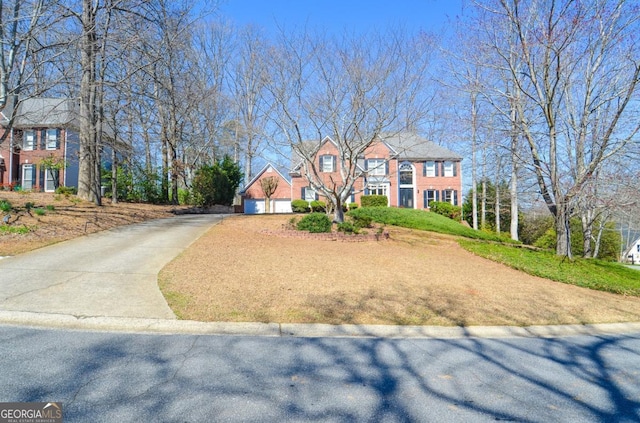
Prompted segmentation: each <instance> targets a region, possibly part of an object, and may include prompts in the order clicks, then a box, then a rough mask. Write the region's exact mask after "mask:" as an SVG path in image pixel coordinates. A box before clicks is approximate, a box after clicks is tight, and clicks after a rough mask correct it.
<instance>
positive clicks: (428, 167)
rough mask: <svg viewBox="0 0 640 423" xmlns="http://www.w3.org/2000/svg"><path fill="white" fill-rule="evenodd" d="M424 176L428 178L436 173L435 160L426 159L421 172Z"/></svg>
mask: <svg viewBox="0 0 640 423" xmlns="http://www.w3.org/2000/svg"><path fill="white" fill-rule="evenodd" d="M423 174H424V176H426V177H428V178H433V177H435V176H438V175H437V172H436V162H434V161H426V162H424V172H423Z"/></svg>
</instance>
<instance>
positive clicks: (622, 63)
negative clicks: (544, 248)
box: [476, 0, 640, 256]
mask: <svg viewBox="0 0 640 423" xmlns="http://www.w3.org/2000/svg"><path fill="white" fill-rule="evenodd" d="M476 4H477V10H478V11H479V12H480V13H482V14H483V19H481V20H479V21H480V22H483V25H485V33H486V34H487V38H486V39H485V42H486V45H488V46H489V47H490V48H492V49H493V50H494V52H495V54H496V57H497V58H498V60H501V61H502V63H503V65H505V66H507V67H508V69H509V71H510V73H511V78H512V80H513V83H514V85H515V87H514V89H515V90H517V91H518V93H519V95H520V98H521V100H522V101H520V102H516V103H515V106H516V107H517V116H518V118H519V130H520V131H521V132H522V134H523V135H524V139H525V140H526V143H527V145H528V147H529V152H530V157H529V160H528V161H529V164H530V166H531V167H532V169H533V171H534V172H535V177H536V180H537V184H538V189H539V191H540V194H541V195H542V198H543V199H544V201H545V203H546V205H547V207H548V209H549V211H550V212H551V213H552V214H553V216H554V219H555V229H556V234H557V238H556V241H557V250H556V253H557V254H558V255H562V256H571V248H570V231H569V219H570V218H571V216H572V215H574V214H576V213H579V209H578V206H579V204H578V201H577V198H578V196H579V193H580V191H581V190H582V189H583V188H584V187H585V186H586V185H587V184H589V182H590V181H591V179H592V177H593V175H594V173H595V172H596V171H597V170H598V168H599V167H600V166H601V165H602V164H603V163H604V162H605V161H606V160H608V159H609V158H610V157H612V156H614V155H616V154H618V153H619V152H620V151H621V150H622V149H624V147H625V145H627V143H628V142H629V140H631V139H632V137H634V136H635V135H636V134H637V133H638V130H639V129H640V123H638V121H637V119H635V117H634V115H633V108H632V107H630V104H632V103H633V102H635V101H637V95H638V82H639V76H640V63H639V62H638V57H639V55H640V49H639V47H640V46H639V45H638V44H637V41H636V40H637V37H636V35H637V33H638V31H640V25H639V23H640V21H639V20H640V13H638V12H639V10H638V5H637V4H636V3H633V2H628V1H624V0H611V1H606V0H605V1H596V0H589V1H584V2H573V1H568V0H528V1H520V0H494V1H490V2H477V3H476ZM514 56H516V57H519V58H520V60H521V62H520V63H521V65H520V64H519V65H517V66H515V65H514V62H513V61H512V60H510V59H511V58H513V57H514ZM527 104H528V105H530V106H531V108H527V107H528V106H527ZM634 119H635V122H634Z"/></svg>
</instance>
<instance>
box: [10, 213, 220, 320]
mask: <svg viewBox="0 0 640 423" xmlns="http://www.w3.org/2000/svg"><path fill="white" fill-rule="evenodd" d="M223 217H224V215H183V216H177V217H173V218H168V219H158V220H152V221H147V222H144V223H139V224H134V225H128V226H122V227H119V228H116V229H113V230H108V231H104V232H99V233H95V234H91V235H88V236H84V237H81V238H76V239H73V240H70V241H66V242H62V243H59V244H55V245H51V246H48V247H45V248H41V249H39V250H35V251H32V252H29V253H26V254H21V255H18V256H14V257H7V258H4V259H2V260H0V310H5V311H26V312H36V313H53V314H68V315H73V316H76V317H138V318H150V319H175V318H176V316H175V315H174V314H173V312H172V311H171V309H170V308H169V306H168V305H167V302H166V301H165V299H164V297H163V296H162V294H161V293H160V290H159V288H158V284H157V276H158V272H159V271H160V270H161V269H162V268H163V267H164V266H165V265H166V264H167V263H168V262H169V261H171V260H172V259H173V258H174V257H176V256H177V255H178V254H180V252H182V251H183V250H184V249H185V248H187V247H188V246H189V245H190V244H191V243H192V242H193V241H195V240H196V239H197V238H198V237H200V236H201V235H202V234H203V233H204V232H205V231H207V230H208V229H209V228H210V227H211V226H213V225H215V224H217V223H218V222H220V221H221V220H222V218H223Z"/></svg>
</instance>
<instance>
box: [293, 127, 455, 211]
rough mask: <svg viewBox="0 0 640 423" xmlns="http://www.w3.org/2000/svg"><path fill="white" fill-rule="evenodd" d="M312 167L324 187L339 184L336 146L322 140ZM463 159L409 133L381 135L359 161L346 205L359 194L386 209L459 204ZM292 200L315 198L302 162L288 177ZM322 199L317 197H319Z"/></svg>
mask: <svg viewBox="0 0 640 423" xmlns="http://www.w3.org/2000/svg"><path fill="white" fill-rule="evenodd" d="M314 157H315V160H316V161H317V163H314V164H315V165H316V166H317V169H318V170H319V172H318V175H319V176H320V178H321V179H322V180H323V182H324V183H326V184H330V183H332V181H336V180H339V178H340V169H339V168H338V166H339V163H340V160H339V159H338V157H339V152H338V146H337V144H336V143H335V142H334V141H333V139H332V138H331V137H328V136H327V137H325V138H324V139H323V141H322V142H321V143H320V146H319V147H318V148H317V151H316V152H315V156H314ZM461 161H462V157H461V156H460V155H458V154H456V153H454V152H452V151H450V150H448V149H446V148H443V147H441V146H439V145H437V144H435V143H434V142H432V141H428V140H426V139H424V138H422V137H420V136H418V135H415V134H411V133H400V134H394V135H391V136H381V137H380V140H379V141H378V142H375V143H373V144H372V145H370V146H369V147H368V149H367V150H366V151H365V153H364V156H363V157H361V158H359V159H358V163H357V172H359V174H360V177H359V178H358V180H357V181H356V183H355V185H354V190H353V194H352V195H351V198H350V199H349V200H348V202H357V203H359V202H360V197H361V196H362V195H374V194H375V195H386V196H387V198H388V199H389V205H390V206H395V207H406V208H415V209H428V208H429V204H430V203H431V201H446V202H449V203H451V204H454V205H459V204H461V189H462V177H461ZM290 176H291V189H292V194H291V196H292V198H293V199H297V198H301V199H305V200H308V201H312V200H314V199H318V198H319V196H318V194H317V193H316V192H315V191H314V190H313V188H312V187H311V186H310V184H309V181H308V179H307V178H306V177H305V173H304V166H303V163H298V164H297V165H296V166H295V167H294V168H293V169H292V171H291V172H290ZM320 199H321V198H320Z"/></svg>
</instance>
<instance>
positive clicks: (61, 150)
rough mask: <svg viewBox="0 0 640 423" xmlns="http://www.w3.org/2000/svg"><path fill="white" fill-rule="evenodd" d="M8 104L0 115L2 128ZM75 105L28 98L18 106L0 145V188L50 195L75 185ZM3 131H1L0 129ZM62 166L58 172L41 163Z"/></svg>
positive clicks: (76, 170)
mask: <svg viewBox="0 0 640 423" xmlns="http://www.w3.org/2000/svg"><path fill="white" fill-rule="evenodd" d="M11 112H12V106H11V105H10V104H8V105H7V106H6V107H5V109H4V110H3V111H2V112H1V113H0V125H1V126H2V127H3V128H5V127H6V125H7V124H8V122H9V117H10V116H11ZM76 116H77V111H76V104H75V103H74V102H72V101H71V100H69V99H58V98H32V99H26V100H23V101H21V102H20V103H19V105H18V108H17V110H16V114H15V117H14V121H13V130H12V132H11V133H10V134H8V135H7V137H6V139H5V141H4V142H2V144H0V185H1V186H2V187H4V188H5V189H13V188H14V187H18V186H19V187H20V189H22V190H25V191H45V192H53V191H55V189H56V185H59V186H69V187H77V185H78V157H77V156H78V155H77V152H78V141H79V138H78V131H77V128H78V125H77V122H76ZM3 130H4V129H3ZM47 158H52V159H53V160H54V161H58V162H63V163H64V164H65V165H64V168H63V169H60V170H52V169H46V168H45V166H44V165H43V164H42V161H43V159H47Z"/></svg>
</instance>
